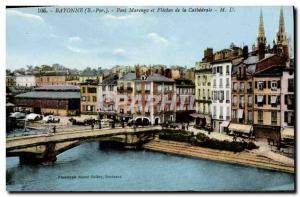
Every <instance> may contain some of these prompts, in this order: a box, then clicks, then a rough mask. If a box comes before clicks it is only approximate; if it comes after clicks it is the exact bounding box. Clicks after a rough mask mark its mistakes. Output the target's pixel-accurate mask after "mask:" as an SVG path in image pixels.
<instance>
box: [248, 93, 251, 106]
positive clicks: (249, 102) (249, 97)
mask: <svg viewBox="0 0 300 197" xmlns="http://www.w3.org/2000/svg"><path fill="white" fill-rule="evenodd" d="M248 107H252V96H248Z"/></svg>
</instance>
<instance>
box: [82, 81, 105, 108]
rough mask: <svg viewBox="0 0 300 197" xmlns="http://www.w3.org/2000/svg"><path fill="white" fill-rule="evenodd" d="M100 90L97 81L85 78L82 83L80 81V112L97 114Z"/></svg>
mask: <svg viewBox="0 0 300 197" xmlns="http://www.w3.org/2000/svg"><path fill="white" fill-rule="evenodd" d="M101 92H102V90H101V86H99V82H98V81H94V80H86V81H85V82H84V83H80V112H81V114H97V110H99V109H98V108H97V107H98V103H99V102H100V101H99V99H100V95H101Z"/></svg>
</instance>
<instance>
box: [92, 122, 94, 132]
mask: <svg viewBox="0 0 300 197" xmlns="http://www.w3.org/2000/svg"><path fill="white" fill-rule="evenodd" d="M91 127H92V131H93V130H94V123H92V124H91Z"/></svg>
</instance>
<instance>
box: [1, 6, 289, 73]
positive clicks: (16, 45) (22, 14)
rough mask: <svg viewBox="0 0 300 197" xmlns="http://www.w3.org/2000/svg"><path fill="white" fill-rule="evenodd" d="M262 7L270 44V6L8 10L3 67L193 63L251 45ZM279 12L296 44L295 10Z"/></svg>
mask: <svg viewBox="0 0 300 197" xmlns="http://www.w3.org/2000/svg"><path fill="white" fill-rule="evenodd" d="M99 8H105V7H99ZM115 8H116V7H110V9H115ZM136 8H137V7H136ZM138 8H141V7H138ZM143 8H156V7H143ZM170 8H173V9H175V8H176V7H170ZM179 8H182V7H179ZM187 8H188V7H187ZM193 8H195V7H193ZM204 8H209V7H204ZM210 8H213V10H219V9H220V7H210ZM50 9H54V8H50ZM226 9H229V7H227V8H226ZM260 10H262V12H263V18H264V26H265V33H266V38H267V42H268V43H270V44H271V46H272V43H273V40H274V39H275V36H276V33H277V31H278V25H279V14H280V7H274V6H272V7H234V12H226V13H220V12H213V13H203V12H197V13H194V12H186V13H183V12H180V13H157V12H155V13H147V14H143V13H128V12H127V13H116V12H113V13H106V14H105V13H101V14H95V13H93V14H70V13H54V12H52V13H50V12H48V13H38V8H9V9H6V67H7V68H8V69H12V70H13V69H18V68H22V67H24V68H25V67H26V65H33V66H37V65H42V64H47V65H52V64H55V63H59V64H62V65H64V66H66V67H68V68H77V69H84V68H85V67H87V66H89V67H92V68H98V67H102V68H111V67H113V66H115V65H135V64H146V65H149V64H165V65H180V66H187V67H193V66H194V65H195V62H196V61H200V60H201V59H202V58H203V50H205V49H206V48H207V47H212V48H213V49H214V52H215V51H218V50H221V49H223V48H227V47H229V45H230V44H231V43H232V42H233V43H235V44H236V45H237V46H240V47H242V46H243V45H248V46H249V49H251V48H252V45H253V44H254V43H255V41H256V37H257V32H258V23H259V14H260ZM283 12H284V19H285V27H286V32H287V36H288V37H289V38H290V39H291V40H292V42H294V35H293V32H294V27H293V24H294V22H293V8H292V7H283Z"/></svg>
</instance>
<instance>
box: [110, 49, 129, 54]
mask: <svg viewBox="0 0 300 197" xmlns="http://www.w3.org/2000/svg"><path fill="white" fill-rule="evenodd" d="M126 53H127V52H126V50H125V49H122V48H118V49H115V50H114V51H113V55H117V56H123V55H125V54H126Z"/></svg>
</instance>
